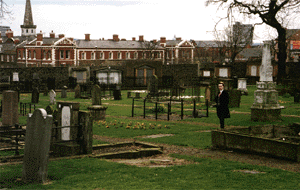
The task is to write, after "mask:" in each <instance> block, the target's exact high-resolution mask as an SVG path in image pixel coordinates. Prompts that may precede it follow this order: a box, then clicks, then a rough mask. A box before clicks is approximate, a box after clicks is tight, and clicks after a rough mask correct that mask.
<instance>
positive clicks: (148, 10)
mask: <svg viewBox="0 0 300 190" xmlns="http://www.w3.org/2000/svg"><path fill="white" fill-rule="evenodd" d="M5 2H6V3H7V4H8V5H9V6H10V8H11V10H12V12H13V17H14V20H13V21H11V22H7V21H2V25H5V26H10V27H11V28H12V30H13V31H14V35H20V34H21V30H20V25H22V24H23V20H24V13H25V3H26V0H5ZM204 2H205V0H106V1H101V0H44V1H43V0H31V6H32V14H33V21H34V24H35V25H37V32H39V31H40V30H42V32H43V33H44V36H46V37H48V36H49V33H50V32H51V31H52V30H53V32H54V33H55V34H57V35H58V34H65V35H66V36H67V37H74V38H76V39H83V38H84V34H86V33H89V34H91V39H99V38H105V39H111V38H112V35H113V34H118V35H119V38H126V39H127V40H130V39H131V38H132V37H136V38H138V36H139V35H144V39H146V40H153V39H158V40H159V39H160V37H166V38H167V39H172V38H174V36H176V37H181V38H182V39H186V40H190V39H194V40H213V39H214V37H213V35H212V32H211V31H213V29H214V25H215V23H216V22H217V21H218V20H219V18H220V17H221V16H224V14H226V13H225V12H222V11H219V12H218V13H217V10H216V7H214V6H210V7H205V6H204ZM240 21H241V22H243V23H246V24H248V23H250V21H247V20H240ZM268 33H269V32H268V31H267V29H266V27H264V26H260V27H257V29H256V30H255V34H256V35H255V40H257V41H262V40H264V39H265V38H266V36H267V35H268Z"/></svg>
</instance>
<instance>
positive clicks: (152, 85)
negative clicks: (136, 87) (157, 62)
mask: <svg viewBox="0 0 300 190" xmlns="http://www.w3.org/2000/svg"><path fill="white" fill-rule="evenodd" d="M148 90H149V95H150V96H151V97H154V96H157V95H158V78H157V76H156V75H153V76H152V77H151V79H150V82H149V86H148ZM136 96H137V95H136Z"/></svg>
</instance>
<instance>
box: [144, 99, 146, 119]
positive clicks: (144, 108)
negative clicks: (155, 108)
mask: <svg viewBox="0 0 300 190" xmlns="http://www.w3.org/2000/svg"><path fill="white" fill-rule="evenodd" d="M144 118H146V98H145V99H144Z"/></svg>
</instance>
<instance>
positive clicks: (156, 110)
mask: <svg viewBox="0 0 300 190" xmlns="http://www.w3.org/2000/svg"><path fill="white" fill-rule="evenodd" d="M157 112H158V109H157V102H155V119H156V120H157Z"/></svg>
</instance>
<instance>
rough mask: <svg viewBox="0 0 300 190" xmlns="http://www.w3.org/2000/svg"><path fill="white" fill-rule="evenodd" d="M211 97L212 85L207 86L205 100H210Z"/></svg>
mask: <svg viewBox="0 0 300 190" xmlns="http://www.w3.org/2000/svg"><path fill="white" fill-rule="evenodd" d="M210 98H211V92H210V86H206V87H205V100H208V102H210V100H211V99H210Z"/></svg>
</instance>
